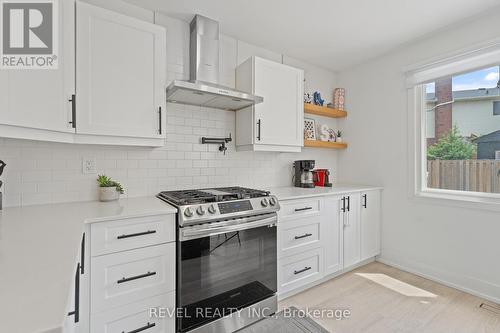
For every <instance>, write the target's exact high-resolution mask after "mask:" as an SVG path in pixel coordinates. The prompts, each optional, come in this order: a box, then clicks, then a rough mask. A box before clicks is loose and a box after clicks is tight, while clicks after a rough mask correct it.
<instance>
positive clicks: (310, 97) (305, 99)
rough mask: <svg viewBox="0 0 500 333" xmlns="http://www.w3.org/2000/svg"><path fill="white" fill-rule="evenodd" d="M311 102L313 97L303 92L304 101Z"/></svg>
mask: <svg viewBox="0 0 500 333" xmlns="http://www.w3.org/2000/svg"><path fill="white" fill-rule="evenodd" d="M312 102H313V98H312V96H311V94H310V93H304V103H307V104H311V103H312Z"/></svg>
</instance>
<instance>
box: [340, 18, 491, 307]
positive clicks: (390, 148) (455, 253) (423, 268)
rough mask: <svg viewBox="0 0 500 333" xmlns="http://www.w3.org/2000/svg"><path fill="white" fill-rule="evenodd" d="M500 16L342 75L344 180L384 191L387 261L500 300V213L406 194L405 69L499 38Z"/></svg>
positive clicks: (474, 22)
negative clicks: (345, 112)
mask: <svg viewBox="0 0 500 333" xmlns="http://www.w3.org/2000/svg"><path fill="white" fill-rule="evenodd" d="M498 17H500V10H498V9H497V10H495V11H491V12H490V13H489V14H488V15H486V16H484V17H479V18H476V19H475V20H472V21H469V22H461V23H460V25H458V26H456V27H452V28H450V29H449V30H446V31H441V32H439V33H436V34H434V35H431V36H427V37H426V38H425V39H422V40H421V41H417V42H414V43H412V44H410V45H406V46H404V47H402V48H400V49H399V50H397V51H395V52H393V53H391V54H389V55H386V56H384V57H381V58H378V59H375V60H372V61H370V62H368V63H365V64H363V65H360V66H356V67H355V68H352V69H350V70H346V71H343V72H342V73H340V74H339V75H340V76H339V85H340V86H344V87H345V88H346V103H347V104H346V108H347V110H348V112H349V116H348V117H347V118H346V120H344V121H343V122H344V124H343V126H344V130H345V138H346V140H347V141H348V142H349V149H348V152H347V153H346V154H342V156H341V157H340V159H339V168H340V172H341V173H340V177H341V179H342V180H343V181H346V182H362V183H363V182H364V183H371V184H380V185H382V186H384V192H383V225H382V260H385V261H387V262H390V263H393V264H397V265H400V266H402V267H404V268H406V269H408V270H412V271H415V272H418V273H420V274H427V275H429V276H432V277H434V278H436V279H441V280H443V281H446V282H447V283H450V284H454V285H457V286H459V287H461V288H463V289H468V290H471V291H473V292H475V293H476V294H482V295H484V296H487V297H489V298H490V299H493V300H496V301H497V302H498V301H500V264H499V257H500V241H499V235H500V214H499V213H498V212H493V211H484V210H479V209H470V208H462V207H460V206H448V205H443V204H442V203H441V202H436V201H432V200H431V201H429V202H427V201H424V202H423V201H416V200H415V199H414V198H412V197H410V195H409V191H408V186H409V184H408V171H407V170H408V165H407V160H408V156H409V153H410V152H408V149H407V147H408V146H407V142H408V137H407V95H406V88H405V81H404V77H403V68H404V67H405V66H408V65H411V64H414V63H419V62H421V61H425V60H427V59H430V58H433V57H436V56H440V55H443V54H448V53H449V52H452V51H455V50H460V49H463V48H466V47H470V46H473V45H475V44H477V43H480V42H483V41H487V40H490V39H493V38H498V37H500V34H499V33H498V32H499V31H500V20H498Z"/></svg>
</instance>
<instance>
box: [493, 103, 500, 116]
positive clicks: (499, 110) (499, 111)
mask: <svg viewBox="0 0 500 333" xmlns="http://www.w3.org/2000/svg"><path fill="white" fill-rule="evenodd" d="M493 115H494V116H500V101H493Z"/></svg>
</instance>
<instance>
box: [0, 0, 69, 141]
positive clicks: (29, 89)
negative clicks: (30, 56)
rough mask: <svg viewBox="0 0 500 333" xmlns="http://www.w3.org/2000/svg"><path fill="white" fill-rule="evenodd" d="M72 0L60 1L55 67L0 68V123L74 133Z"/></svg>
mask: <svg viewBox="0 0 500 333" xmlns="http://www.w3.org/2000/svg"><path fill="white" fill-rule="evenodd" d="M74 5H75V4H74V1H71V0H63V1H59V10H58V17H57V20H58V21H57V26H58V27H59V28H58V31H59V35H58V37H57V38H58V45H59V47H58V49H59V52H58V53H59V55H58V61H59V62H58V68H57V69H34V70H30V69H20V70H0V124H4V125H12V126H19V127H24V128H34V129H43V130H50V131H58V132H69V133H74V129H73V128H72V126H71V124H70V121H71V103H70V102H69V101H68V100H69V99H70V98H71V95H72V94H74V87H75V80H74V79H75V69H74V68H75V46H74V41H75V39H74V20H75V15H74ZM27 138H31V137H27Z"/></svg>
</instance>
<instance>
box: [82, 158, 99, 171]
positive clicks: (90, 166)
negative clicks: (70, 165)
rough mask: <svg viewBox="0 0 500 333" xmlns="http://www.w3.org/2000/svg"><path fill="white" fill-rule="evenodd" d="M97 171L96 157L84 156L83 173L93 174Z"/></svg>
mask: <svg viewBox="0 0 500 333" xmlns="http://www.w3.org/2000/svg"><path fill="white" fill-rule="evenodd" d="M96 172H97V166H96V161H95V157H93V156H87V157H84V158H82V173H83V174H84V175H87V174H93V173H96Z"/></svg>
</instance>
